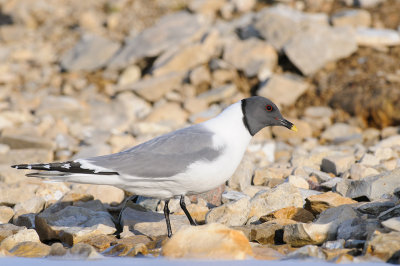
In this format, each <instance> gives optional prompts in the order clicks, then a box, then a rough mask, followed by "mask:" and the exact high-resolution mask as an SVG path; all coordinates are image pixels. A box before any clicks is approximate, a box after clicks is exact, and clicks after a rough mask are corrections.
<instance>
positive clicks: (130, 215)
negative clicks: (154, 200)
mask: <svg viewBox="0 0 400 266" xmlns="http://www.w3.org/2000/svg"><path fill="white" fill-rule="evenodd" d="M170 220H171V228H172V232H173V233H175V232H176V231H177V230H179V228H181V227H182V226H184V225H188V224H189V221H188V220H187V218H186V217H185V215H170ZM121 225H122V227H127V228H129V231H131V232H133V233H135V234H142V235H146V236H161V235H166V234H167V228H166V225H165V220H164V214H162V213H156V212H145V211H139V210H136V209H133V208H126V209H124V210H123V211H122V214H121Z"/></svg>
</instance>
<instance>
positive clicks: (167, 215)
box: [164, 200, 172, 238]
mask: <svg viewBox="0 0 400 266" xmlns="http://www.w3.org/2000/svg"><path fill="white" fill-rule="evenodd" d="M168 203H169V200H166V201H165V205H164V216H165V221H166V222H167V231H168V237H169V238H171V236H172V230H171V222H170V221H169V209H168Z"/></svg>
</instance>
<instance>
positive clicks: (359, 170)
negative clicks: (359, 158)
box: [350, 163, 379, 180]
mask: <svg viewBox="0 0 400 266" xmlns="http://www.w3.org/2000/svg"><path fill="white" fill-rule="evenodd" d="M375 175H379V172H378V170H376V169H375V168H372V167H368V166H365V165H362V164H360V163H355V164H353V165H352V166H351V167H350V178H351V179H353V180H360V179H363V178H364V177H367V176H375Z"/></svg>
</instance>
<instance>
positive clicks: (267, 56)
mask: <svg viewBox="0 0 400 266" xmlns="http://www.w3.org/2000/svg"><path fill="white" fill-rule="evenodd" d="M243 54H246V56H243ZM223 59H224V60H225V61H226V62H227V63H229V64H232V65H233V66H234V67H235V68H236V69H239V70H241V71H243V72H244V73H245V75H246V76H248V77H254V76H257V75H258V74H260V73H261V72H262V71H269V72H272V70H273V69H274V68H275V66H276V65H277V63H278V54H277V52H276V51H275V49H274V48H273V47H272V46H271V45H269V44H268V43H267V42H264V41H262V40H259V39H256V38H250V39H247V40H243V41H240V40H234V41H228V42H227V43H226V46H225V48H224V54H223Z"/></svg>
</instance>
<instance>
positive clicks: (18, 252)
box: [10, 241, 50, 258]
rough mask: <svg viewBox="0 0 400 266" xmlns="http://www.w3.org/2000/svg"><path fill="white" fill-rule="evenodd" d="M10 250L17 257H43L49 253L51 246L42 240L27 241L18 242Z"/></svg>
mask: <svg viewBox="0 0 400 266" xmlns="http://www.w3.org/2000/svg"><path fill="white" fill-rule="evenodd" d="M10 252H11V254H13V255H14V256H17V257H25V258H43V257H46V256H47V255H49V253H50V247H49V246H48V245H45V244H42V243H40V242H36V241H35V242H32V241H26V242H22V243H19V244H17V245H16V246H15V247H14V248H12V249H11V250H10Z"/></svg>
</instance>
